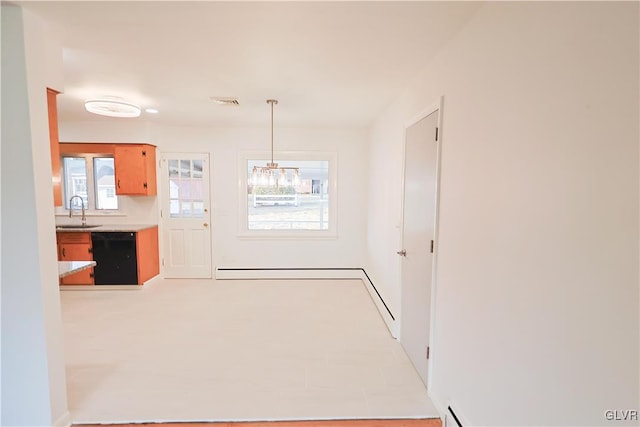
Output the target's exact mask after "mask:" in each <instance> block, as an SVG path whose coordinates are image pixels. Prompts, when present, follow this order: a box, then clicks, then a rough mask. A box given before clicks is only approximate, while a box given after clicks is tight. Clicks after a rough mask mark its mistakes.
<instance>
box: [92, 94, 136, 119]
mask: <svg viewBox="0 0 640 427" xmlns="http://www.w3.org/2000/svg"><path fill="white" fill-rule="evenodd" d="M84 108H86V109H87V111H88V112H90V113H93V114H99V115H101V116H109V117H138V116H140V107H139V106H137V105H135V104H132V103H130V102H126V101H125V100H123V99H122V98H118V97H115V96H109V97H106V96H105V97H103V98H94V99H87V100H86V101H84Z"/></svg>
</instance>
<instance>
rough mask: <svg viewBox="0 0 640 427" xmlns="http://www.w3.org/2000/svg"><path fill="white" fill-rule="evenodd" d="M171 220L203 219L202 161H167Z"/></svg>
mask: <svg viewBox="0 0 640 427" xmlns="http://www.w3.org/2000/svg"><path fill="white" fill-rule="evenodd" d="M168 165H169V213H170V217H171V218H202V217H204V199H203V182H202V178H203V176H202V167H203V161H202V160H198V159H196V160H169V161H168Z"/></svg>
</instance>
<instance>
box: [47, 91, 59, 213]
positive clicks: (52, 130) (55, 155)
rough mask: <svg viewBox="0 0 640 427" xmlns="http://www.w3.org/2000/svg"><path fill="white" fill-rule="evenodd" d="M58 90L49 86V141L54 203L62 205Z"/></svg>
mask: <svg viewBox="0 0 640 427" xmlns="http://www.w3.org/2000/svg"><path fill="white" fill-rule="evenodd" d="M57 97H58V92H57V91H55V90H53V89H49V88H47V109H48V111H49V143H50V144H51V174H52V176H51V182H52V184H53V205H54V206H62V179H61V174H62V172H61V167H60V144H59V140H58V138H59V136H58V98H57Z"/></svg>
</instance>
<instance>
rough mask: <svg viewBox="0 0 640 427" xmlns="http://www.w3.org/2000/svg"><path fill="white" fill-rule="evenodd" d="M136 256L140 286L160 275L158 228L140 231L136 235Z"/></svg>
mask: <svg viewBox="0 0 640 427" xmlns="http://www.w3.org/2000/svg"><path fill="white" fill-rule="evenodd" d="M136 256H137V259H138V282H139V284H140V285H141V284H143V283H144V282H146V281H147V280H149V279H151V278H152V277H155V276H157V275H158V274H160V251H159V248H158V227H152V228H147V229H146V230H140V231H138V233H137V234H136Z"/></svg>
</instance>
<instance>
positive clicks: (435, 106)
mask: <svg viewBox="0 0 640 427" xmlns="http://www.w3.org/2000/svg"><path fill="white" fill-rule="evenodd" d="M443 108H444V96H440V97H439V99H438V100H437V101H435V102H433V103H431V104H429V106H428V107H426V108H424V109H422V110H421V111H420V112H419V113H418V114H416V115H414V116H413V117H412V118H411V119H410V120H407V121H406V122H405V123H404V130H403V140H402V176H401V197H400V198H401V201H400V218H401V222H400V236H399V238H398V240H399V246H398V247H399V248H404V201H405V172H406V155H407V153H406V150H407V130H408V129H409V128H410V127H411V126H413V125H415V124H416V123H418V122H419V121H420V120H422V119H425V118H426V117H427V116H429V115H431V114H433V113H435V112H436V111H437V112H438V120H437V123H438V124H437V126H438V144H437V145H436V197H435V213H434V217H435V221H434V235H433V239H434V243H433V258H432V266H431V302H430V307H429V311H430V312H429V318H430V319H429V349H430V357H429V360H428V361H427V372H428V375H427V384H426V386H427V390H430V389H431V381H432V380H431V378H432V377H433V375H431V374H432V365H433V350H434V346H435V340H434V331H435V311H436V293H437V292H436V290H437V280H436V278H437V267H438V242H439V228H440V227H439V225H440V172H441V161H442V160H441V157H442V141H443V133H444V132H443V131H442V113H443ZM398 283H400V298H401V300H402V292H403V285H402V258H401V257H398ZM400 316H402V312H400ZM398 323H399V324H398V328H399V329H400V333H399V338H400V339H401V340H402V321H400V322H398Z"/></svg>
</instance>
